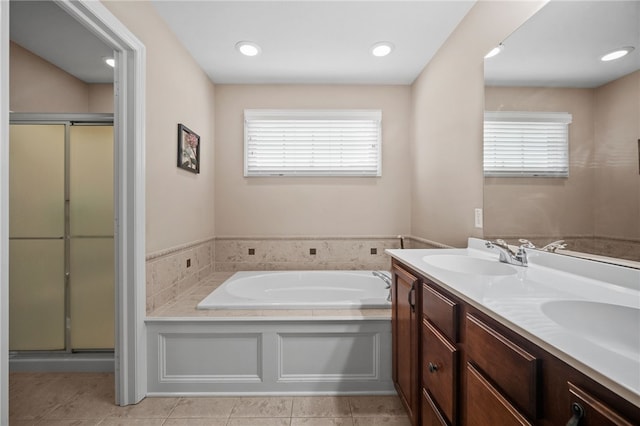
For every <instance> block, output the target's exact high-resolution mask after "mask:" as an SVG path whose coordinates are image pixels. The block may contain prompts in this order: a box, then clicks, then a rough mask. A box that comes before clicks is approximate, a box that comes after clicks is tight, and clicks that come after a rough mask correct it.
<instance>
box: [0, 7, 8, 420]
mask: <svg viewBox="0 0 640 426" xmlns="http://www.w3.org/2000/svg"><path fill="white" fill-rule="evenodd" d="M8 424H9V2H8V1H0V425H8Z"/></svg>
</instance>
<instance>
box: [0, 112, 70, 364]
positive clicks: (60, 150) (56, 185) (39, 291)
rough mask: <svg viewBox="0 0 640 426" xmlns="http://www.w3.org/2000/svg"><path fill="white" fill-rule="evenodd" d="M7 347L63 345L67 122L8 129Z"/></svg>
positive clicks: (47, 347) (56, 346)
mask: <svg viewBox="0 0 640 426" xmlns="http://www.w3.org/2000/svg"><path fill="white" fill-rule="evenodd" d="M9 140H10V148H9V157H10V158H9V161H10V168H9V169H10V172H9V277H10V280H9V349H10V350H12V351H14V350H61V349H64V348H65V271H64V258H65V256H64V255H65V253H64V252H65V248H64V234H65V218H64V211H65V207H64V194H65V190H64V187H65V170H64V164H65V158H64V156H65V154H64V153H65V126H64V125H61V124H56V125H36V124H34V125H25V124H21V125H11V126H10V131H9Z"/></svg>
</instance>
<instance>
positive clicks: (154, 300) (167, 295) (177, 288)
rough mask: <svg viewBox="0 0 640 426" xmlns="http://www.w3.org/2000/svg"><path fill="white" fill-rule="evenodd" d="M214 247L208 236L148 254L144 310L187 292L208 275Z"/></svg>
mask: <svg viewBox="0 0 640 426" xmlns="http://www.w3.org/2000/svg"><path fill="white" fill-rule="evenodd" d="M214 250H215V245H214V240H213V239H209V240H205V241H198V242H194V243H191V244H186V245H183V246H179V247H175V248H172V249H169V250H164V251H162V252H158V253H154V254H151V255H148V256H147V259H146V261H147V262H146V281H147V283H146V289H147V314H149V313H151V312H153V311H154V310H155V309H156V308H157V307H159V306H164V305H166V304H167V303H169V302H171V301H173V300H175V299H176V298H177V297H179V296H181V295H183V294H185V293H187V292H188V291H189V290H190V289H191V288H192V287H194V286H196V285H197V284H198V283H200V282H201V281H202V280H203V279H205V278H206V277H208V276H209V275H211V273H212V272H213V271H214V266H213V265H214V263H213V258H214ZM187 265H189V266H187Z"/></svg>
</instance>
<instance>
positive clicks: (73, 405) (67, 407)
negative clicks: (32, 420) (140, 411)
mask: <svg viewBox="0 0 640 426" xmlns="http://www.w3.org/2000/svg"><path fill="white" fill-rule="evenodd" d="M117 408H119V407H117V406H116V404H115V396H114V389H113V388H112V387H111V385H109V386H108V387H106V388H96V389H93V390H90V391H87V392H85V393H82V394H80V395H78V396H76V397H75V398H73V399H71V400H70V401H68V402H66V403H64V404H62V405H60V406H59V407H58V408H56V409H55V410H53V411H52V412H50V413H48V414H46V415H45V416H44V418H45V419H96V418H105V417H107V416H109V415H110V414H111V413H112V412H113V411H114V410H116V409H117Z"/></svg>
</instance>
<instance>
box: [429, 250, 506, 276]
mask: <svg viewBox="0 0 640 426" xmlns="http://www.w3.org/2000/svg"><path fill="white" fill-rule="evenodd" d="M422 260H423V261H424V262H425V263H426V264H428V265H430V266H434V267H436V268H440V269H445V270H447V271H451V272H458V273H461V274H471V275H513V274H515V273H516V272H518V271H517V270H516V269H515V268H514V267H513V266H510V265H507V264H506V263H500V262H499V261H498V260H489V259H480V258H477V257H471V256H464V255H457V254H439V255H431V256H425V257H423V258H422Z"/></svg>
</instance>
